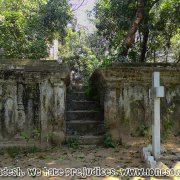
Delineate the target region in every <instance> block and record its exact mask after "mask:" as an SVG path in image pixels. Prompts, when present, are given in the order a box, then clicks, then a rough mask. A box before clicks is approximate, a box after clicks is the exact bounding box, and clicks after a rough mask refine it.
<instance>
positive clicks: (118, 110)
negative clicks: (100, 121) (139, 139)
mask: <svg viewBox="0 0 180 180" xmlns="http://www.w3.org/2000/svg"><path fill="white" fill-rule="evenodd" d="M155 71H158V72H160V74H161V79H160V84H161V86H164V88H165V97H163V98H161V133H162V136H163V135H166V134H165V133H167V131H171V132H172V133H173V134H174V135H175V136H180V66H171V65H170V64H169V65H168V64H166V65H165V64H164V65H163V64H126V63H123V64H121V63H120V64H118V63H117V64H114V65H111V66H109V67H106V68H99V69H97V70H96V71H95V72H94V74H93V76H92V78H91V81H92V84H93V87H94V91H96V92H98V93H99V99H100V103H101V105H102V106H103V107H104V123H105V125H106V128H107V132H108V133H109V134H111V136H112V139H113V140H115V141H117V142H119V141H120V142H124V143H127V142H128V139H129V138H131V137H136V136H139V135H149V137H150V136H151V135H152V107H153V106H152V105H153V104H152V103H153V101H152V99H151V98H150V97H149V89H151V87H152V74H153V72H155Z"/></svg>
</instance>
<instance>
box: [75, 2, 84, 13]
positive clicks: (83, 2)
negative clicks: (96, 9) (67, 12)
mask: <svg viewBox="0 0 180 180" xmlns="http://www.w3.org/2000/svg"><path fill="white" fill-rule="evenodd" d="M84 2H85V0H83V1H82V2H81V4H80V5H79V6H78V7H76V8H75V9H73V10H72V11H77V10H78V9H79V8H80V7H81V6H82V5H83V4H84Z"/></svg>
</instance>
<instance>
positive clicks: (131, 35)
mask: <svg viewBox="0 0 180 180" xmlns="http://www.w3.org/2000/svg"><path fill="white" fill-rule="evenodd" d="M145 2H146V0H139V6H138V9H137V12H136V15H135V19H134V21H133V22H132V25H131V27H130V28H129V31H128V34H127V36H126V37H125V39H124V41H123V51H122V53H121V55H123V56H127V54H128V50H129V48H130V47H131V46H132V45H133V43H134V41H135V34H136V32H137V30H138V27H139V25H140V23H141V21H142V19H143V17H144V12H145Z"/></svg>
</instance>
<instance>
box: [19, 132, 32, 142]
mask: <svg viewBox="0 0 180 180" xmlns="http://www.w3.org/2000/svg"><path fill="white" fill-rule="evenodd" d="M20 136H21V138H22V139H24V140H26V141H27V142H28V141H29V140H30V135H29V133H28V132H25V131H23V132H21V133H20Z"/></svg>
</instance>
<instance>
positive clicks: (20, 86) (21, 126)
mask: <svg viewBox="0 0 180 180" xmlns="http://www.w3.org/2000/svg"><path fill="white" fill-rule="evenodd" d="M23 91H24V87H23V84H21V83H19V84H18V85H17V105H18V109H17V111H18V123H17V124H18V129H20V130H22V129H24V127H25V112H24V104H23Z"/></svg>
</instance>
